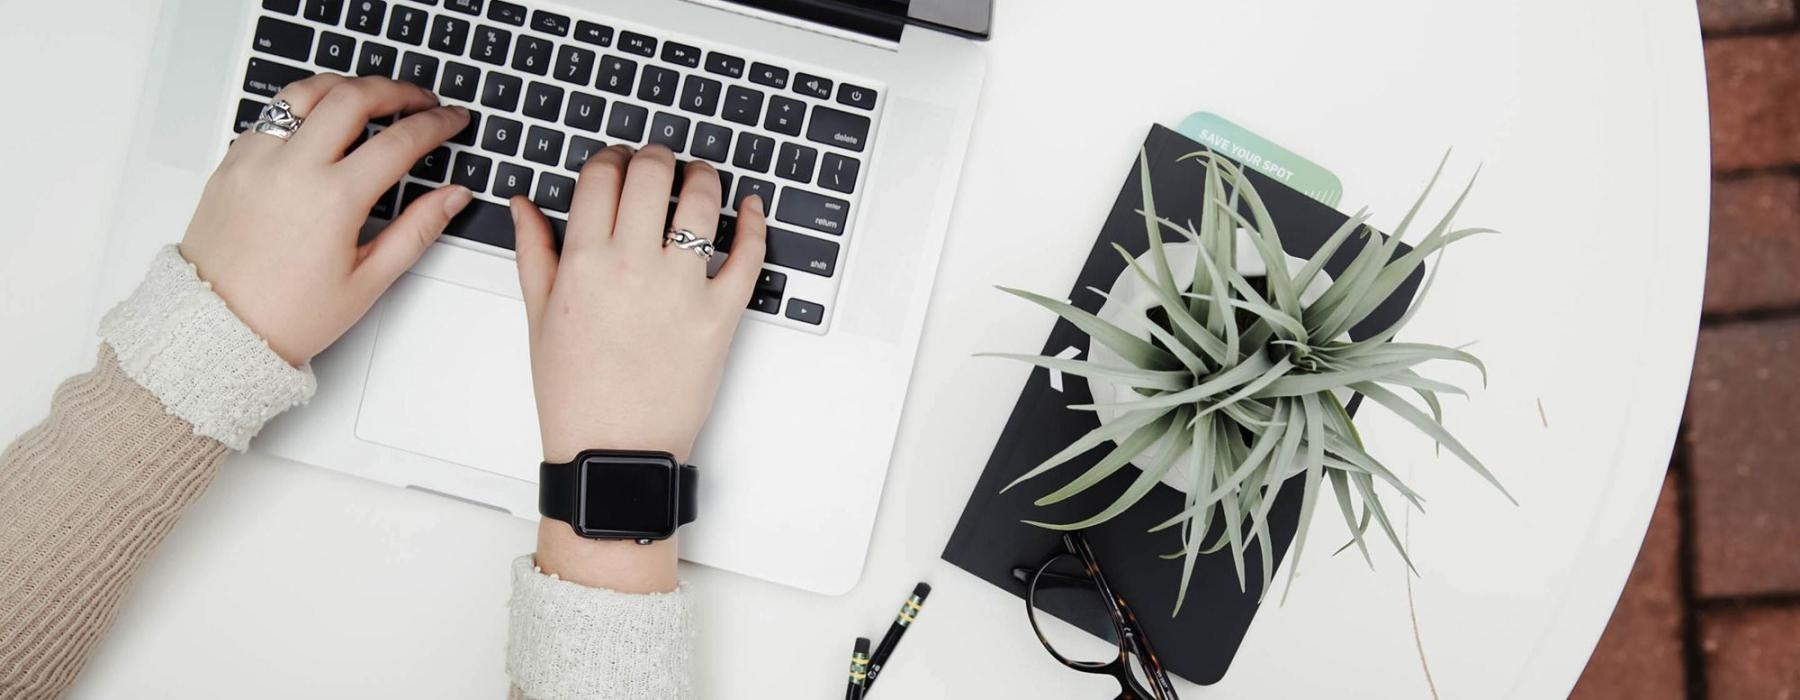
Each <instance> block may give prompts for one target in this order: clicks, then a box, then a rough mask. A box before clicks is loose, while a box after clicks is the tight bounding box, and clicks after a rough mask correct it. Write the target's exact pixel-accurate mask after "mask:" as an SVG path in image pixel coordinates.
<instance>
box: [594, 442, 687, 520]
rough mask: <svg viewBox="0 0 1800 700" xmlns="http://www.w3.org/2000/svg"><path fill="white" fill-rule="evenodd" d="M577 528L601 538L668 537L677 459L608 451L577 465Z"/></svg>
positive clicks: (672, 508) (673, 503)
mask: <svg viewBox="0 0 1800 700" xmlns="http://www.w3.org/2000/svg"><path fill="white" fill-rule="evenodd" d="M581 469H582V473H581V488H582V496H583V499H582V506H581V528H582V529H583V530H585V531H587V533H588V534H589V535H590V536H599V537H640V536H641V537H657V538H660V537H667V536H669V535H671V534H674V531H675V470H676V466H675V462H674V460H673V459H670V458H668V457H666V456H659V455H645V456H642V457H637V456H621V455H608V456H605V457H591V458H588V459H587V460H585V461H583V462H582V465H581Z"/></svg>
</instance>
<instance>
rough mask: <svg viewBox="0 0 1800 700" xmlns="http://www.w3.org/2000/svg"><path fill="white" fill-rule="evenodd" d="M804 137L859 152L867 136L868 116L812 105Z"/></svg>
mask: <svg viewBox="0 0 1800 700" xmlns="http://www.w3.org/2000/svg"><path fill="white" fill-rule="evenodd" d="M806 138H807V139H808V140H811V141H817V142H819V143H823V144H827V145H831V146H837V147H838V148H848V149H850V150H852V151H859V152H860V151H862V149H863V146H864V145H866V144H864V143H863V142H864V141H867V140H868V138H869V118H868V117H865V116H862V115H860V114H851V113H849V112H844V111H840V110H836V109H832V108H830V107H814V108H813V115H812V124H811V125H809V126H807V127H806Z"/></svg>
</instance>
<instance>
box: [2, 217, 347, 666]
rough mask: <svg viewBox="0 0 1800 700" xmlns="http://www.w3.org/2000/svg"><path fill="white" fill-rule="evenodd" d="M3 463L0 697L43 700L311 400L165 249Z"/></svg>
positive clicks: (305, 382)
mask: <svg viewBox="0 0 1800 700" xmlns="http://www.w3.org/2000/svg"><path fill="white" fill-rule="evenodd" d="M101 336H102V338H103V339H104V340H105V345H103V346H102V347H101V350H100V356H99V360H98V362H96V364H95V367H94V369H93V370H92V371H90V372H88V373H86V374H83V375H80V376H77V377H75V378H73V379H70V380H69V381H68V382H67V383H65V384H64V385H63V386H62V387H61V388H60V389H59V390H58V391H57V393H56V396H55V398H54V399H53V402H52V405H51V411H50V415H49V417H48V418H46V419H45V420H44V422H43V423H42V424H40V425H38V426H37V427H34V428H32V429H31V430H30V431H28V432H26V433H25V434H24V435H22V436H20V437H19V439H18V440H17V441H15V442H14V443H13V444H12V446H10V447H8V448H7V449H6V451H5V453H4V455H3V456H0V698H15V697H26V698H35V697H55V696H57V695H59V694H61V693H62V692H63V691H64V690H66V689H67V688H68V686H69V684H70V683H71V682H73V681H74V679H75V676H76V674H77V673H78V672H80V670H81V668H82V666H84V665H85V664H86V662H87V658H88V655H89V654H90V653H92V651H93V649H94V647H95V645H96V644H97V643H98V641H99V639H100V636H101V634H102V633H103V632H105V631H106V629H107V627H108V626H109V625H110V624H111V622H112V620H113V618H114V617H115V616H116V615H117V613H118V606H119V602H120V600H121V599H122V598H123V597H124V596H125V594H126V593H127V591H129V589H130V587H131V584H132V582H133V581H134V580H135V579H136V578H137V573H138V571H139V569H140V568H141V567H142V566H143V564H144V562H145V561H147V560H148V559H149V557H150V556H151V554H152V553H154V552H155V550H156V548H157V546H158V545H160V544H161V543H162V541H163V539H164V538H165V537H166V536H167V535H168V533H169V530H170V529H172V528H173V527H174V526H175V523H176V521H178V520H179V519H180V517H181V514H182V512H183V511H185V510H186V508H187V507H188V506H189V505H190V504H192V503H193V502H194V501H195V499H197V498H199V496H200V494H201V493H202V492H203V491H205V489H206V487H207V485H209V484H210V483H212V479H213V475H214V474H215V473H216V472H217V469H218V465H219V462H220V461H221V460H222V459H223V457H224V455H225V454H226V453H227V452H228V451H229V450H230V449H234V448H235V449H242V448H243V447H244V445H246V444H247V443H248V442H249V440H250V438H251V436H253V435H255V434H256V432H257V430H258V429H260V428H261V427H262V425H263V423H264V422H265V421H267V420H268V419H269V418H272V417H274V416H275V415H276V414H279V413H280V412H282V411H283V410H285V409H287V408H288V407H290V406H293V405H294V404H296V403H299V402H301V401H304V400H305V399H306V398H307V397H309V396H311V393H312V390H313V379H312V375H311V373H310V372H309V371H307V370H306V369H304V368H299V369H297V368H295V367H293V366H291V365H288V364H287V363H286V362H284V361H282V360H281V359H280V358H279V357H277V356H276V355H275V353H274V352H273V351H271V350H270V349H269V347H268V346H267V345H266V344H264V343H263V341H262V340H261V339H260V338H258V337H257V336H256V335H255V334H254V333H252V332H251V331H250V330H249V329H248V328H247V327H245V326H244V324H243V323H241V322H240V321H238V319H237V318H236V317H235V316H233V315H232V313H231V311H230V310H228V309H227V308H226V307H225V303H224V301H223V300H221V299H220V298H219V297H218V296H217V295H215V294H213V293H212V291H211V290H210V288H209V287H208V286H207V285H206V284H205V283H204V282H201V281H200V279H199V278H198V277H197V276H196V275H195V273H194V269H193V267H192V266H191V265H189V264H187V262H186V261H185V260H183V259H182V257H181V256H180V255H179V254H178V253H176V251H175V250H174V249H173V248H170V249H166V250H164V251H162V252H161V253H159V254H158V256H157V258H156V260H155V262H154V263H153V264H152V265H151V269H150V272H149V273H148V274H147V275H146V276H145V279H144V282H143V283H142V284H141V285H140V286H139V287H138V289H137V290H136V291H135V292H133V294H132V295H131V297H130V298H128V299H126V300H125V301H124V302H123V303H121V304H120V305H119V306H118V307H116V308H115V309H114V310H113V311H112V312H111V313H109V314H107V317H106V319H105V320H104V321H102V324H101Z"/></svg>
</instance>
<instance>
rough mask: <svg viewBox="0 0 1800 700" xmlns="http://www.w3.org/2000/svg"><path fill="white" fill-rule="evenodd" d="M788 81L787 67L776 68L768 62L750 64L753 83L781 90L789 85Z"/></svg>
mask: <svg viewBox="0 0 1800 700" xmlns="http://www.w3.org/2000/svg"><path fill="white" fill-rule="evenodd" d="M787 81H788V71H787V69H786V68H776V67H775V66H771V65H769V64H767V63H752V64H750V82H752V83H756V84H757V85H767V86H769V87H772V88H775V89H777V90H780V89H783V88H786V87H787Z"/></svg>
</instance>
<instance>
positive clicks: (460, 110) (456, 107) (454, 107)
mask: <svg viewBox="0 0 1800 700" xmlns="http://www.w3.org/2000/svg"><path fill="white" fill-rule="evenodd" d="M448 109H449V110H450V111H452V112H455V113H457V114H461V115H463V116H465V117H466V116H468V115H469V108H468V107H464V106H462V105H450V106H449V107H448Z"/></svg>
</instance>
